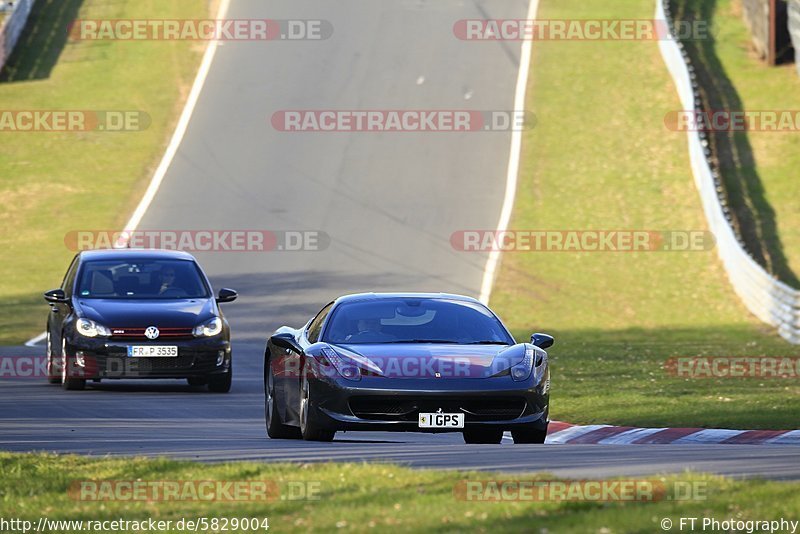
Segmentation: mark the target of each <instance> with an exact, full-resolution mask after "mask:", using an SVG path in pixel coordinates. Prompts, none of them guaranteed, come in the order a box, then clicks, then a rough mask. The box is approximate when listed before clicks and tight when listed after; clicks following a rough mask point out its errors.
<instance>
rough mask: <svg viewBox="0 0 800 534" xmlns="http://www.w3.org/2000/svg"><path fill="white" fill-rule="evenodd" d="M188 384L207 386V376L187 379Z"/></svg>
mask: <svg viewBox="0 0 800 534" xmlns="http://www.w3.org/2000/svg"><path fill="white" fill-rule="evenodd" d="M186 383H187V384H189V385H190V386H206V385H208V377H207V376H190V377H189V378H187V379H186Z"/></svg>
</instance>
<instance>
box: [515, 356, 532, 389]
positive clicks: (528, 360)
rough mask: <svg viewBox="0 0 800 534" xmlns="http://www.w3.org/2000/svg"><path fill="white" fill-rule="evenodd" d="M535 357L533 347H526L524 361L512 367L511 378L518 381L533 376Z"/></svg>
mask: <svg viewBox="0 0 800 534" xmlns="http://www.w3.org/2000/svg"><path fill="white" fill-rule="evenodd" d="M533 358H534V352H533V349H525V356H524V357H523V358H522V361H521V362H519V363H518V364H517V365H515V366H514V367H512V368H511V378H513V379H514V380H516V381H517V382H522V381H523V380H527V379H528V377H530V376H531V371H533Z"/></svg>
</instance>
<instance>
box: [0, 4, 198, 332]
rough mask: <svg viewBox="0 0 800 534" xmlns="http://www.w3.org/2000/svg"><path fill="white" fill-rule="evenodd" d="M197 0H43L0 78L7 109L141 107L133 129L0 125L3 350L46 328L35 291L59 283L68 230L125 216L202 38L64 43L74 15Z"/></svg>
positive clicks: (163, 9) (133, 11)
mask: <svg viewBox="0 0 800 534" xmlns="http://www.w3.org/2000/svg"><path fill="white" fill-rule="evenodd" d="M207 9H208V6H207V2H206V1H205V0H182V1H180V2H163V1H161V0H120V1H114V2H109V1H105V0H85V1H83V0H39V1H38V2H36V4H35V6H34V9H33V12H32V14H31V18H30V19H29V22H28V26H27V28H26V30H25V32H24V33H23V35H22V37H21V39H20V41H19V44H18V45H17V49H16V50H15V52H14V55H13V56H12V57H11V58H10V60H9V63H8V65H7V66H6V68H5V69H4V71H3V72H2V75H0V102H2V103H3V104H2V107H3V109H4V110H125V111H134V110H135V111H142V112H144V113H147V114H148V115H149V117H150V119H151V123H150V125H149V127H148V128H147V129H145V130H143V131H136V132H115V133H112V132H100V131H90V132H79V133H67V132H59V133H52V132H10V131H5V132H0V136H2V142H0V176H2V179H1V180H0V226H1V227H2V233H0V250H2V251H3V252H2V261H0V345H9V344H17V343H20V342H22V341H24V340H26V339H28V338H30V337H32V336H34V335H36V334H38V333H39V332H41V331H42V330H44V323H45V319H46V315H47V307H46V306H45V305H44V301H43V300H42V298H41V293H42V292H43V291H46V290H47V289H50V288H53V287H57V286H58V285H59V284H60V283H61V278H62V276H63V274H64V272H65V271H66V269H67V266H68V264H69V260H70V258H71V256H72V255H73V254H74V252H72V251H70V250H68V249H67V247H66V246H65V244H64V236H65V234H66V233H67V232H69V231H71V230H108V229H113V228H118V227H120V226H121V225H122V224H124V223H125V221H126V220H127V217H128V216H129V214H130V213H131V212H132V211H133V207H134V206H135V203H136V202H138V200H139V198H140V197H141V194H142V192H143V190H144V187H145V184H146V183H147V181H148V180H149V178H150V176H151V175H152V171H153V169H154V168H155V165H156V164H157V163H158V159H159V158H160V156H161V153H162V150H163V147H164V146H165V145H166V143H167V141H168V139H169V136H170V135H171V134H172V130H173V127H174V124H175V122H176V121H177V117H178V115H179V114H180V110H181V108H182V105H183V101H184V100H185V96H186V95H187V94H188V91H189V89H190V87H191V83H192V81H193V78H194V74H195V71H196V68H197V65H198V64H199V60H200V56H201V54H202V51H203V50H204V43H199V44H198V43H190V42H185V41H131V42H124V41H120V42H114V41H94V42H92V41H77V42H74V41H67V39H66V35H67V32H66V28H67V25H68V23H69V22H71V21H72V20H73V19H75V18H84V19H101V18H102V19H135V18H153V19H158V18H161V19H181V18H201V17H204V16H206V15H207V12H208V11H207Z"/></svg>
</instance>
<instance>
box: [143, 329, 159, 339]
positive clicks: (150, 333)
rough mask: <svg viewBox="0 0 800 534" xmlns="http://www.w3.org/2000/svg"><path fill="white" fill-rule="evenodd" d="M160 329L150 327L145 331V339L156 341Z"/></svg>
mask: <svg viewBox="0 0 800 534" xmlns="http://www.w3.org/2000/svg"><path fill="white" fill-rule="evenodd" d="M158 334H159V332H158V328H156V327H155V326H148V327H147V329H146V330H145V331H144V337H146V338H147V339H156V338H157V337H158Z"/></svg>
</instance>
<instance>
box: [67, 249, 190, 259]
mask: <svg viewBox="0 0 800 534" xmlns="http://www.w3.org/2000/svg"><path fill="white" fill-rule="evenodd" d="M79 255H80V257H81V259H82V260H84V261H85V260H120V259H129V258H130V259H137V260H142V259H149V260H190V261H196V260H195V258H194V256H192V255H191V254H189V253H187V252H183V251H180V250H164V249H141V248H106V249H98V250H83V251H81V252H80V253H79Z"/></svg>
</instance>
